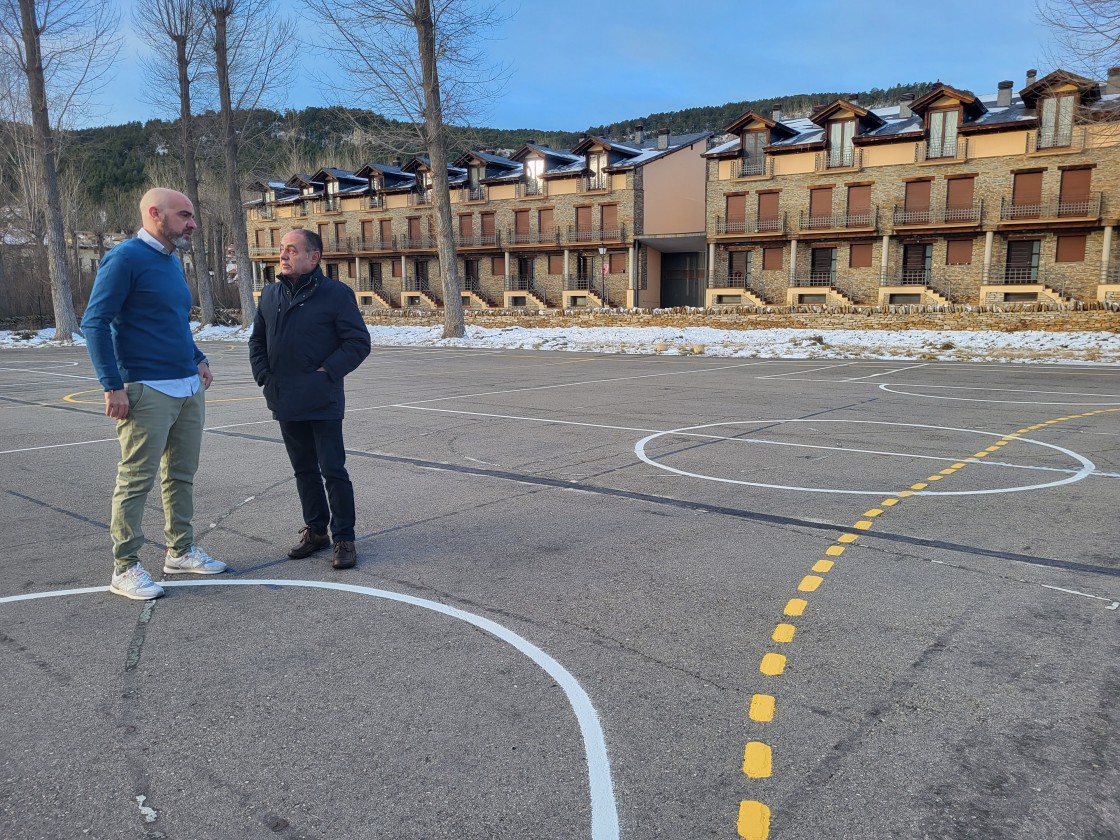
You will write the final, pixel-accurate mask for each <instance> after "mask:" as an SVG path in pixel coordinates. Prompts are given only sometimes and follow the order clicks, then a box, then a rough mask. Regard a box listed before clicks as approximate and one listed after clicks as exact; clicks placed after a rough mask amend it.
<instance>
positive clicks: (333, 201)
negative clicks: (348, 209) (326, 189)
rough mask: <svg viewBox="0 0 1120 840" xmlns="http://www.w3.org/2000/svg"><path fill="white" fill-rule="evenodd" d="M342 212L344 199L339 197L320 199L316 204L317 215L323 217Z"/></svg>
mask: <svg viewBox="0 0 1120 840" xmlns="http://www.w3.org/2000/svg"><path fill="white" fill-rule="evenodd" d="M341 212H342V199H340V198H339V197H338V196H337V195H332V196H330V197H328V198H324V199H320V200H319V201H316V202H315V213H316V214H321V215H329V214H332V213H341Z"/></svg>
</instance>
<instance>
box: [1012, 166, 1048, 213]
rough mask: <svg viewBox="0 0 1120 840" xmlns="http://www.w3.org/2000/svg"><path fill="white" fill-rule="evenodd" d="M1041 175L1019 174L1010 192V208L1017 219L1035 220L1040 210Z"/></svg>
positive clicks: (1033, 173)
mask: <svg viewBox="0 0 1120 840" xmlns="http://www.w3.org/2000/svg"><path fill="white" fill-rule="evenodd" d="M1041 204H1042V173H1041V172H1020V173H1018V174H1017V175H1016V176H1015V185H1014V187H1012V190H1011V206H1012V207H1013V208H1014V210H1015V212H1014V217H1015V218H1017V219H1034V218H1037V217H1038V215H1039V213H1040V212H1041V210H1042V208H1041V206H1040V205H1041Z"/></svg>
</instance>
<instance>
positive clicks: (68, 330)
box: [19, 0, 78, 341]
mask: <svg viewBox="0 0 1120 840" xmlns="http://www.w3.org/2000/svg"><path fill="white" fill-rule="evenodd" d="M19 11H20V18H21V23H22V29H23V45H24V50H25V51H26V56H27V66H26V68H25V72H26V74H27V92H28V94H29V95H30V100H31V127H32V129H33V131H34V133H35V148H36V152H37V154H38V155H39V161H40V166H41V170H42V179H43V193H44V195H45V196H46V199H47V268H48V270H49V272H50V281H51V300H52V303H53V305H54V328H55V339H56V340H58V341H71V340H73V338H74V333H76V332H77V331H78V319H77V316H76V315H75V314H74V293H73V290H72V289H71V287H70V269H69V266H68V265H67V260H66V236H65V234H64V232H63V227H62V199H61V197H60V195H59V191H58V170H57V168H56V166H55V152H54V139H53V137H52V136H51V121H50V116H49V114H48V113H47V88H46V82H45V80H44V78H43V56H42V53H41V51H40V44H39V29H38V26H37V23H36V20H35V0H19Z"/></svg>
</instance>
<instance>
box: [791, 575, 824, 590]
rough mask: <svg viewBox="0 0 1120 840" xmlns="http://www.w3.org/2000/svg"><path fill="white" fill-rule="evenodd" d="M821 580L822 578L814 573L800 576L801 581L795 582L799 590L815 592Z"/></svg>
mask: <svg viewBox="0 0 1120 840" xmlns="http://www.w3.org/2000/svg"><path fill="white" fill-rule="evenodd" d="M822 580H823V578H819V577H817V576H816V575H805V577H803V578H801V583H799V584H797V588H798V590H799V591H801V592H816V591H817V587H818V586H820V585H821V581H822Z"/></svg>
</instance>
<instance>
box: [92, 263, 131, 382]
mask: <svg viewBox="0 0 1120 840" xmlns="http://www.w3.org/2000/svg"><path fill="white" fill-rule="evenodd" d="M120 247H121V246H119V245H118V246H117V248H114V249H113V250H112V251H110V252H109V253H108V254H106V255H105V256H104V257H102V259H101V264H100V266H99V267H98V269H97V279H95V280H94V282H93V291H92V292H91V293H90V298H89V304H88V305H87V306H86V311H85V314H84V315H83V316H82V334H83V335H84V336H85V339H86V352H88V353H89V358H90V361H92V362H93V370H94V373H96V374H97V379H98V381H99V382H100V383H101V387H102V388H104V389H105V390H106V391H117V390H120V389H121V388H123V387H124V380H123V379H121V372H120V368H119V366H118V364H117V352H116V349H115V348H114V347H113V321H114V320H115V319H116V317H117V316H118V315H119V314H120V311H121V307H122V306H123V305H124V300H125V298H126V297H128V293H129V289H130V286H131V283H132V279H131V278H132V275H131V271H130V267H129V265H128V260H127V259H126V257H125V255H124V252H123V251H119V250H118V249H119V248H120Z"/></svg>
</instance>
